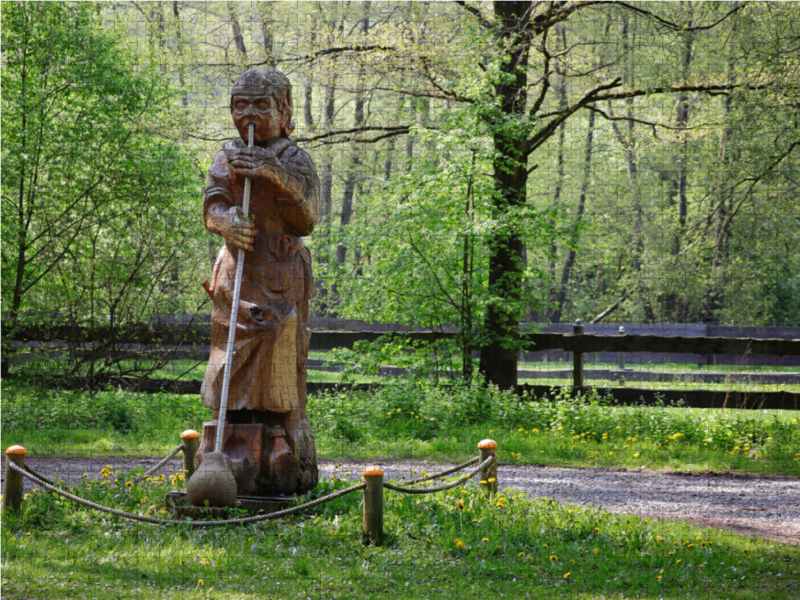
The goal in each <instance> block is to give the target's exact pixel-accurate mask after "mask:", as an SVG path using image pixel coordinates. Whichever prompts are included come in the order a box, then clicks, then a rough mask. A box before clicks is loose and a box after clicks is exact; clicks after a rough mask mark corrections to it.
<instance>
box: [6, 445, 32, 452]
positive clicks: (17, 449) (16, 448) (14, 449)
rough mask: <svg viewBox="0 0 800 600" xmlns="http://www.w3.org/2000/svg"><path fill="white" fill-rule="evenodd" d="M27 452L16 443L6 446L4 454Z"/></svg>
mask: <svg viewBox="0 0 800 600" xmlns="http://www.w3.org/2000/svg"><path fill="white" fill-rule="evenodd" d="M27 453H28V451H27V450H25V448H23V447H22V446H20V445H16V444H15V445H14V446H9V447H8V448H6V454H27Z"/></svg>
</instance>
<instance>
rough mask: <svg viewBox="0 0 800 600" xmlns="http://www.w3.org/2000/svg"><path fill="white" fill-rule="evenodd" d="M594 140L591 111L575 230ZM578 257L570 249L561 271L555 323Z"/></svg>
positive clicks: (558, 317)
mask: <svg viewBox="0 0 800 600" xmlns="http://www.w3.org/2000/svg"><path fill="white" fill-rule="evenodd" d="M593 138H594V112H593V111H589V128H588V132H587V133H586V150H585V152H584V159H583V182H582V183H581V193H580V196H579V197H578V211H577V214H576V215H575V222H574V227H575V229H577V228H578V225H580V222H581V219H582V218H583V212H584V209H585V207H586V194H587V192H588V191H589V182H590V181H591V178H592V140H593ZM576 256H577V252H576V251H575V249H574V248H570V249H569V255H568V256H567V261H566V262H565V263H564V268H563V270H562V271H561V287H560V289H559V290H558V298H557V299H556V301H557V303H558V306H557V308H556V312H555V314H554V315H553V322H554V323H558V322H560V321H561V314H562V312H563V310H564V301H565V300H566V297H567V285H568V284H569V278H570V276H571V274H572V267H573V266H574V264H575V257H576Z"/></svg>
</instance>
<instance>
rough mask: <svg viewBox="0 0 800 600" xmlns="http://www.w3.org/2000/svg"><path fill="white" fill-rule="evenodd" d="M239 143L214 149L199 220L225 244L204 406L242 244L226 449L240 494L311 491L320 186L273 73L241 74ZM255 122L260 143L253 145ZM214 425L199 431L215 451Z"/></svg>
mask: <svg viewBox="0 0 800 600" xmlns="http://www.w3.org/2000/svg"><path fill="white" fill-rule="evenodd" d="M230 110H231V116H232V117H233V122H234V124H235V126H236V128H237V130H238V131H239V136H240V138H239V139H236V140H232V141H229V142H226V143H225V144H223V145H222V149H221V150H220V151H219V152H218V153H217V155H216V157H215V158H214V162H213V164H212V165H211V169H210V170H209V173H208V179H207V181H206V188H205V194H204V199H203V219H204V221H205V225H206V228H207V229H208V230H209V231H211V232H212V233H216V234H218V235H221V236H222V237H223V238H224V239H225V246H224V247H223V248H222V250H221V251H220V254H219V257H218V259H217V262H216V264H215V265H214V270H213V275H212V282H211V283H210V284H209V283H208V282H206V283H205V284H204V287H205V288H206V291H207V292H208V293H209V295H210V296H211V298H212V299H213V301H214V307H213V311H212V315H211V357H210V359H209V362H208V368H207V369H206V373H205V378H204V380H203V385H202V389H201V392H200V393H201V397H202V400H203V404H204V405H205V406H206V407H208V408H211V409H212V410H213V411H214V418H215V419H216V418H217V417H218V416H219V405H220V395H221V391H222V380H223V375H224V369H225V352H226V349H227V348H226V347H227V343H228V329H229V327H230V315H231V302H232V298H233V288H234V281H235V277H236V257H237V252H238V249H239V248H242V249H244V250H246V251H247V253H246V257H245V263H244V276H243V279H242V289H241V299H240V302H239V314H238V318H237V324H236V341H235V344H234V354H233V364H232V368H231V382H230V390H229V396H228V410H227V419H226V421H227V424H226V426H225V434H224V438H223V446H222V452H223V453H224V454H226V455H228V456H229V458H230V459H231V466H232V470H233V474H234V477H235V479H236V483H237V488H238V493H239V494H240V495H258V496H271V495H277V494H285V495H289V494H294V493H304V492H306V491H308V490H310V489H312V488H314V487H315V486H316V484H317V479H318V472H317V457H316V446H315V444H314V434H313V432H312V431H311V426H310V424H309V422H308V418H307V416H306V401H307V400H306V359H307V358H308V348H309V340H310V337H311V332H310V331H309V330H308V329H306V322H307V320H308V301H309V298H310V297H311V293H312V291H313V289H314V285H313V281H312V274H311V254H310V253H309V251H308V248H306V246H305V244H304V243H303V239H302V236H307V235H309V234H310V233H311V232H312V230H313V229H314V225H315V223H316V220H317V212H318V207H319V194H320V183H319V178H318V176H317V171H316V168H315V167H314V163H313V162H312V161H311V157H310V156H309V155H308V154H307V153H306V152H304V151H303V150H301V149H300V148H298V147H297V145H296V144H295V142H294V141H293V140H292V139H291V138H290V137H289V135H290V134H291V133H292V131H293V129H294V126H293V124H292V122H291V116H292V92H291V84H290V83H289V80H288V79H287V78H286V76H285V75H283V73H281V72H280V71H278V70H276V69H270V68H259V69H252V70H250V71H247V72H246V73H244V74H243V75H242V76H241V77H239V79H238V80H237V81H236V84H235V85H234V86H233V90H232V91H231V102H230ZM250 124H253V125H254V127H255V129H254V147H253V148H252V149H248V148H247V137H248V127H249V126H250ZM248 177H249V178H251V179H252V192H251V198H250V218H249V219H247V218H245V217H242V218H240V216H241V212H242V209H241V207H242V200H243V195H244V181H245V179H246V178H248ZM216 427H217V421H210V422H207V423H205V424H204V427H203V444H202V445H201V449H200V451H199V452H198V454H197V465H198V466H199V465H200V463H201V462H202V457H203V454H204V453H206V452H213V450H214V436H215V434H216Z"/></svg>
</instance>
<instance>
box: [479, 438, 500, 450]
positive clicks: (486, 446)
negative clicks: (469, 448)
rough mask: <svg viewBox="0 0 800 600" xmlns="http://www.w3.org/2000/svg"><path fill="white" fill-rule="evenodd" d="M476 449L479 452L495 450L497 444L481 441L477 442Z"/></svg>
mask: <svg viewBox="0 0 800 600" xmlns="http://www.w3.org/2000/svg"><path fill="white" fill-rule="evenodd" d="M478 448H479V449H481V450H487V449H489V448H497V442H495V441H494V440H490V439H488V438H487V439H485V440H481V441H480V442H478Z"/></svg>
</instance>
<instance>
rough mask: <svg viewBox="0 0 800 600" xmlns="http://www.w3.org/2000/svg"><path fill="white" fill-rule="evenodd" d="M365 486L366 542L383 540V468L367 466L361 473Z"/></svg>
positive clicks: (377, 542)
mask: <svg viewBox="0 0 800 600" xmlns="http://www.w3.org/2000/svg"><path fill="white" fill-rule="evenodd" d="M361 474H362V475H363V476H364V481H366V482H367V487H365V488H364V543H365V544H368V543H374V544H378V545H379V544H381V543H382V542H383V469H381V468H380V467H367V468H366V469H364V471H363V472H362V473H361Z"/></svg>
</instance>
